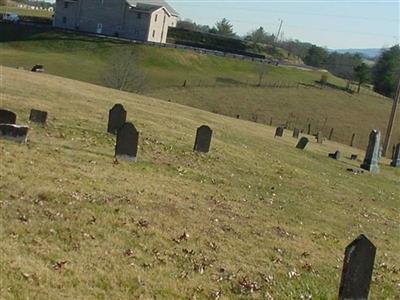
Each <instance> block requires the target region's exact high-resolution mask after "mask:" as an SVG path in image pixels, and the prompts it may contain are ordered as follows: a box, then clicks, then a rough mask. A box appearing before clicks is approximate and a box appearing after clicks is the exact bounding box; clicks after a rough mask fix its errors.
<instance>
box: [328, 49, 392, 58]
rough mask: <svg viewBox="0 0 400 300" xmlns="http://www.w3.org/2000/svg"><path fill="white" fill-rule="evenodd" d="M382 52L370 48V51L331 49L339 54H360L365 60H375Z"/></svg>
mask: <svg viewBox="0 0 400 300" xmlns="http://www.w3.org/2000/svg"><path fill="white" fill-rule="evenodd" d="M382 50H385V49H382V48H369V49H331V50H330V51H332V52H333V51H336V52H339V53H351V54H355V53H360V54H361V55H362V56H363V57H364V58H368V59H374V58H376V57H378V56H379V55H380V54H381V52H382Z"/></svg>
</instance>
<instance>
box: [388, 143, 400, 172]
mask: <svg viewBox="0 0 400 300" xmlns="http://www.w3.org/2000/svg"><path fill="white" fill-rule="evenodd" d="M390 165H391V166H392V167H395V168H400V143H399V144H397V146H396V150H395V151H394V155H393V160H392V162H391V163H390Z"/></svg>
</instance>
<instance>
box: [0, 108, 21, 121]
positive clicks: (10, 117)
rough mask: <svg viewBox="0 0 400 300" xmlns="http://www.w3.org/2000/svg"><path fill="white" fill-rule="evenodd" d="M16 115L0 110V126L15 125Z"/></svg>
mask: <svg viewBox="0 0 400 300" xmlns="http://www.w3.org/2000/svg"><path fill="white" fill-rule="evenodd" d="M16 121H17V115H16V114H15V113H13V112H12V111H9V110H6V109H0V124H15V122H16Z"/></svg>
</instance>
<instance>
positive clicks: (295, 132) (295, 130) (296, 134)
mask: <svg viewBox="0 0 400 300" xmlns="http://www.w3.org/2000/svg"><path fill="white" fill-rule="evenodd" d="M299 135H300V129H299V128H295V129H293V137H294V138H295V139H298V138H299Z"/></svg>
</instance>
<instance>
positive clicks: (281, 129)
mask: <svg viewBox="0 0 400 300" xmlns="http://www.w3.org/2000/svg"><path fill="white" fill-rule="evenodd" d="M284 130H285V129H284V128H283V127H278V128H276V131H275V137H277V136H279V137H282V136H283V132H284Z"/></svg>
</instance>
